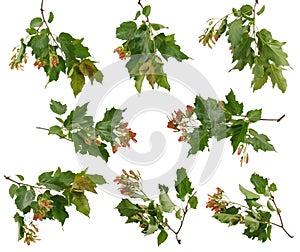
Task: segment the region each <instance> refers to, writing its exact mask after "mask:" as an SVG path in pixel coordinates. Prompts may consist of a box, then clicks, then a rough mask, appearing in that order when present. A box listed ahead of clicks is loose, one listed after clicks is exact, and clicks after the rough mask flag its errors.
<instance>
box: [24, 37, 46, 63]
mask: <svg viewBox="0 0 300 252" xmlns="http://www.w3.org/2000/svg"><path fill="white" fill-rule="evenodd" d="M48 45H49V37H48V34H47V33H45V32H43V33H41V34H38V35H35V36H33V37H32V38H31V39H30V41H29V42H28V46H30V47H31V48H32V54H34V55H35V56H36V58H39V57H41V56H42V55H43V54H46V53H47V52H48Z"/></svg>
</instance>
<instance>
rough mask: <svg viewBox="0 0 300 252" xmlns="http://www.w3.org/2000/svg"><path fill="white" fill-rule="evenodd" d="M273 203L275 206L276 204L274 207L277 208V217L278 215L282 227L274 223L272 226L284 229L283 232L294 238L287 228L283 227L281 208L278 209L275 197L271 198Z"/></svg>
mask: <svg viewBox="0 0 300 252" xmlns="http://www.w3.org/2000/svg"><path fill="white" fill-rule="evenodd" d="M271 201H272V202H273V204H274V206H275V209H276V212H277V215H278V217H279V220H280V225H279V224H277V223H273V222H271V224H272V225H274V226H277V227H280V228H282V230H283V231H284V232H285V233H286V234H287V235H288V236H289V237H290V238H294V236H293V235H290V234H289V233H288V231H287V230H286V229H285V227H284V225H283V220H282V217H281V214H280V210H279V208H278V207H277V204H276V202H275V199H274V196H273V195H272V196H271Z"/></svg>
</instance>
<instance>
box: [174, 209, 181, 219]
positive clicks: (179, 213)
mask: <svg viewBox="0 0 300 252" xmlns="http://www.w3.org/2000/svg"><path fill="white" fill-rule="evenodd" d="M175 217H176V218H177V219H178V220H181V219H182V215H181V209H178V210H177V211H176V213H175Z"/></svg>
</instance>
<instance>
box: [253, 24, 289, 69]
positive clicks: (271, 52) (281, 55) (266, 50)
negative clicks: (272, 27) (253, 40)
mask: <svg viewBox="0 0 300 252" xmlns="http://www.w3.org/2000/svg"><path fill="white" fill-rule="evenodd" d="M256 35H257V37H258V48H259V50H260V53H261V54H262V55H263V56H264V58H265V60H266V61H269V60H271V61H273V62H274V63H275V65H276V66H277V67H280V66H289V62H288V60H287V57H288V55H287V54H286V53H285V52H284V51H283V49H282V46H284V45H285V43H284V42H279V41H278V40H275V39H273V37H272V34H271V32H269V31H268V30H266V29H262V30H260V31H259V32H257V34H256Z"/></svg>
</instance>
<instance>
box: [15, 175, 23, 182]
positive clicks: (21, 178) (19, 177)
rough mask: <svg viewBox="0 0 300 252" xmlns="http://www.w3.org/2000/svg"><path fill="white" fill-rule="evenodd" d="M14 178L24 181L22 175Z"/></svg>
mask: <svg viewBox="0 0 300 252" xmlns="http://www.w3.org/2000/svg"><path fill="white" fill-rule="evenodd" d="M16 177H17V178H18V179H19V180H20V181H24V177H23V176H22V175H19V174H17V175H16Z"/></svg>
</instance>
